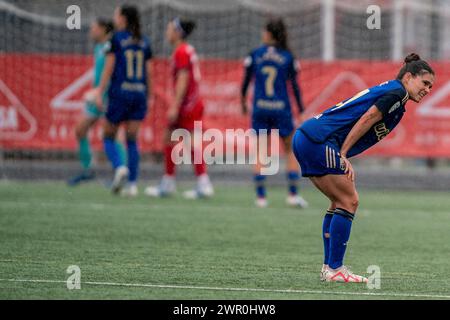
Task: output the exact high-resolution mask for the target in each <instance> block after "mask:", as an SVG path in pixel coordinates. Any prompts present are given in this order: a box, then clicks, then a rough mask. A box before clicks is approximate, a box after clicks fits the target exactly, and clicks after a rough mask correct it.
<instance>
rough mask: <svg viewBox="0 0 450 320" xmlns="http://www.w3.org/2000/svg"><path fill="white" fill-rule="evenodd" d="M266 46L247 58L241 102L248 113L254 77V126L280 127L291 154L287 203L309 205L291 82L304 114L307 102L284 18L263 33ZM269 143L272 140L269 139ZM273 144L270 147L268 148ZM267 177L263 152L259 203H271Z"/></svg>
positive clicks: (256, 170) (258, 173) (257, 168)
mask: <svg viewBox="0 0 450 320" xmlns="http://www.w3.org/2000/svg"><path fill="white" fill-rule="evenodd" d="M262 42H263V45H262V46H261V47H259V48H256V49H255V50H253V51H252V52H251V53H250V55H249V56H248V57H247V58H246V59H245V62H244V65H245V77H244V81H243V84H242V94H241V104H242V111H243V113H244V114H246V113H247V99H246V96H247V89H248V86H249V84H250V82H251V81H252V80H253V79H254V82H255V86H254V94H253V110H252V128H253V129H255V130H256V132H257V135H258V146H259V136H260V134H262V133H259V132H258V130H261V129H266V130H267V132H268V133H269V134H270V132H271V129H279V134H280V137H281V139H282V141H283V145H284V150H285V152H286V156H287V162H286V171H287V180H288V187H289V190H288V196H287V198H286V202H287V204H288V205H291V206H298V207H301V208H304V207H307V205H308V203H307V202H306V201H305V200H304V199H303V198H302V197H301V196H300V195H299V193H298V181H299V178H300V176H299V167H298V163H297V161H296V160H295V157H294V155H293V153H292V148H291V144H292V136H293V133H294V123H293V119H292V111H291V105H290V102H289V94H288V87H287V82H290V84H291V85H292V89H293V92H294V97H295V101H296V103H297V106H298V109H299V113H300V114H301V113H303V102H302V98H301V93H300V87H299V85H298V83H297V73H298V69H299V64H298V62H297V61H296V60H295V58H294V56H293V55H292V53H291V51H290V50H289V46H288V38H287V31H286V26H285V24H284V22H283V20H281V19H272V20H270V21H268V23H267V24H266V26H265V28H264V30H263V32H262ZM268 144H269V140H268ZM268 148H269V146H267V149H266V150H268ZM265 180H266V177H265V176H264V175H261V159H260V158H259V152H258V156H257V164H256V165H255V167H254V182H255V185H256V194H257V199H256V205H257V206H258V207H266V206H267V204H268V203H267V195H266V187H265Z"/></svg>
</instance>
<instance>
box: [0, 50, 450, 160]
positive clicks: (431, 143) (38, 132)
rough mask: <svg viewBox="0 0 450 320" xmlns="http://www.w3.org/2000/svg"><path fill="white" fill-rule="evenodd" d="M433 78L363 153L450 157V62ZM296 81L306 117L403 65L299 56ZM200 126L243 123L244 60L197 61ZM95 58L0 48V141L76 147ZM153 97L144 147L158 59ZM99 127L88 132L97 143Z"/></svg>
mask: <svg viewBox="0 0 450 320" xmlns="http://www.w3.org/2000/svg"><path fill="white" fill-rule="evenodd" d="M431 64H432V66H433V67H434V69H435V71H436V83H435V86H434V88H433V90H432V93H431V94H430V95H429V96H427V97H426V98H425V99H424V100H423V101H422V102H421V103H420V104H415V103H413V102H411V101H410V102H408V104H407V107H406V108H407V112H406V115H405V117H404V119H403V120H402V122H401V123H400V125H399V126H398V127H397V128H396V129H395V131H394V132H393V133H391V134H390V135H389V136H388V137H387V138H386V139H385V140H383V142H381V143H379V144H378V145H377V146H376V147H374V148H373V149H371V150H369V151H368V152H366V153H365V154H367V155H383V156H411V157H450V63H447V62H434V63H433V62H432V63H431ZM301 65H302V68H301V73H300V85H301V88H302V94H303V99H304V101H305V105H306V109H307V116H312V115H314V114H317V113H320V111H322V110H324V109H326V108H328V107H330V106H332V105H334V104H336V103H337V102H339V101H341V100H344V99H346V98H349V97H351V96H352V95H354V94H355V93H357V92H359V91H361V90H363V89H365V88H367V87H370V86H373V85H376V84H378V83H381V82H383V81H386V80H389V79H393V78H395V76H396V74H397V71H398V70H399V68H400V66H401V65H400V64H398V63H392V62H385V61H380V62H374V61H361V60H357V61H335V62H332V63H325V62H321V61H307V60H304V61H302V62H301ZM200 66H201V71H202V82H201V93H202V96H203V99H204V102H205V106H206V111H205V119H204V122H203V129H209V128H217V129H219V130H221V131H224V130H225V129H232V128H244V129H246V128H248V127H249V124H250V119H249V118H248V116H247V117H246V116H243V115H241V114H240V104H239V93H240V83H241V79H242V63H241V61H237V60H211V59H203V60H201V65H200ZM91 82H92V58H91V57H90V56H82V55H42V54H39V55H34V54H0V147H1V148H3V149H43V150H75V148H76V140H75V135H74V128H75V124H76V122H77V121H78V119H79V118H80V116H81V115H82V112H83V109H84V102H83V98H82V97H83V93H84V92H85V91H86V90H87V89H89V88H90V87H91ZM153 83H154V88H155V89H154V95H153V98H152V99H151V101H150V112H149V115H148V117H147V118H146V120H145V122H144V125H143V128H142V130H141V135H140V146H141V148H142V149H143V150H144V151H146V152H149V151H160V150H162V133H163V130H164V127H165V125H166V117H165V111H166V109H167V106H168V103H169V102H170V99H171V96H172V89H171V79H170V71H169V65H168V62H167V60H164V59H156V61H155V68H154V77H153ZM101 136H102V135H101V125H99V126H97V127H96V128H95V129H94V130H93V131H92V132H91V139H92V141H93V144H94V147H96V148H101Z"/></svg>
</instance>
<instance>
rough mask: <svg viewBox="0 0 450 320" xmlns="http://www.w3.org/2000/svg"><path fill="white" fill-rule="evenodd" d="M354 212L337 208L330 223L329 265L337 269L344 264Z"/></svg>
mask: <svg viewBox="0 0 450 320" xmlns="http://www.w3.org/2000/svg"><path fill="white" fill-rule="evenodd" d="M352 220H353V214H352V213H350V212H348V211H347V210H344V209H341V208H336V210H334V214H333V218H332V219H331V224H330V256H329V259H328V265H329V266H330V268H332V269H337V268H339V267H341V266H342V265H343V261H344V255H345V249H347V242H348V239H349V238H350V230H351V228H352Z"/></svg>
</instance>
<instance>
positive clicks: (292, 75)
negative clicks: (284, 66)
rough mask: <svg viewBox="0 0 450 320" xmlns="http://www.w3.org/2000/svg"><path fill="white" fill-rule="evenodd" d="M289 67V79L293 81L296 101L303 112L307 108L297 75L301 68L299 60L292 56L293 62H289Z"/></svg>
mask: <svg viewBox="0 0 450 320" xmlns="http://www.w3.org/2000/svg"><path fill="white" fill-rule="evenodd" d="M288 68H289V69H288V77H289V80H290V81H291V85H292V90H293V92H294V97H295V102H296V103H297V107H298V110H299V112H300V113H303V111H304V110H305V107H304V105H303V99H302V94H301V91H300V86H299V84H298V81H297V75H298V72H299V70H300V63H299V62H298V60H296V59H294V58H292V60H291V62H290V63H289V66H288Z"/></svg>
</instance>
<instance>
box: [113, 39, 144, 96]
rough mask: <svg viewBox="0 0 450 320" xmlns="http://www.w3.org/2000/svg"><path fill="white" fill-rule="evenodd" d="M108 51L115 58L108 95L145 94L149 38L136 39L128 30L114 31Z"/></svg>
mask: <svg viewBox="0 0 450 320" xmlns="http://www.w3.org/2000/svg"><path fill="white" fill-rule="evenodd" d="M110 43H111V46H110V49H109V53H113V54H114V55H115V58H116V62H115V66H114V71H113V74H112V76H111V82H110V87H109V93H110V95H123V94H125V95H127V94H132V93H140V94H146V92H147V73H146V67H145V65H146V61H147V60H148V59H151V57H152V51H151V48H150V43H149V40H148V39H147V38H145V37H143V38H142V39H139V40H136V39H134V38H133V36H132V34H131V33H130V32H128V31H119V32H115V33H114V35H113V37H112V39H111V42H110Z"/></svg>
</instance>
